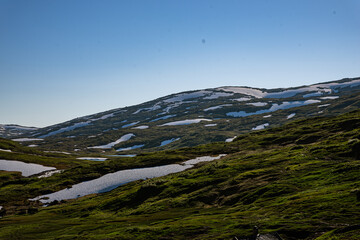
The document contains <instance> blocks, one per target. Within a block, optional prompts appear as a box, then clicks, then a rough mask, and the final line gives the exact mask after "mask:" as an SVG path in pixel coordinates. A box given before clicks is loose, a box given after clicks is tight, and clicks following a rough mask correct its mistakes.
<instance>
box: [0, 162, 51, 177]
mask: <svg viewBox="0 0 360 240" xmlns="http://www.w3.org/2000/svg"><path fill="white" fill-rule="evenodd" d="M54 169H56V168H54V167H45V166H43V165H40V164H35V163H24V162H20V161H13V160H3V159H0V170H4V171H16V172H21V173H22V175H23V176H24V177H28V176H31V175H34V174H38V173H41V172H44V171H48V170H54Z"/></svg>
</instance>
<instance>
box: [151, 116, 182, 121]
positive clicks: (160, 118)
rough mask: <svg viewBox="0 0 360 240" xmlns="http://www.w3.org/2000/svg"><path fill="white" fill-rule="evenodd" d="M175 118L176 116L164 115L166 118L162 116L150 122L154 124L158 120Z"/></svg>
mask: <svg viewBox="0 0 360 240" xmlns="http://www.w3.org/2000/svg"><path fill="white" fill-rule="evenodd" d="M175 116H176V115H166V116H163V117H159V118H155V119H153V120H151V121H150V122H156V121H159V120H165V119H168V118H172V117H175Z"/></svg>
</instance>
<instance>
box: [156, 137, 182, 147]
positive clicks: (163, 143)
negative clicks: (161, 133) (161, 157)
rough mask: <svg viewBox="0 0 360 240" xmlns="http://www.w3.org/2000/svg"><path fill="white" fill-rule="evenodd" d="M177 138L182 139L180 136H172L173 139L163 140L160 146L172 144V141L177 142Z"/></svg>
mask: <svg viewBox="0 0 360 240" xmlns="http://www.w3.org/2000/svg"><path fill="white" fill-rule="evenodd" d="M177 140H180V138H172V139H169V140H165V141H162V142H161V144H160V147H162V146H165V145H168V144H170V143H172V142H175V141H177Z"/></svg>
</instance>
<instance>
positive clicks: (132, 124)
mask: <svg viewBox="0 0 360 240" xmlns="http://www.w3.org/2000/svg"><path fill="white" fill-rule="evenodd" d="M139 122H140V121H137V122H133V123H129V124H125V125H124V126H122V127H121V128H127V127H131V126H134V125H136V124H138V123H139Z"/></svg>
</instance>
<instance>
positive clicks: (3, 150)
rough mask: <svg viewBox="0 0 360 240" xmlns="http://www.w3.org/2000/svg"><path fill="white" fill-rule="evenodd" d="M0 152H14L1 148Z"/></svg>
mask: <svg viewBox="0 0 360 240" xmlns="http://www.w3.org/2000/svg"><path fill="white" fill-rule="evenodd" d="M0 151H2V152H12V151H11V150H9V149H1V148H0Z"/></svg>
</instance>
